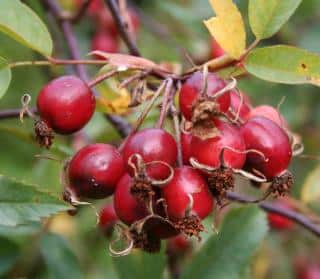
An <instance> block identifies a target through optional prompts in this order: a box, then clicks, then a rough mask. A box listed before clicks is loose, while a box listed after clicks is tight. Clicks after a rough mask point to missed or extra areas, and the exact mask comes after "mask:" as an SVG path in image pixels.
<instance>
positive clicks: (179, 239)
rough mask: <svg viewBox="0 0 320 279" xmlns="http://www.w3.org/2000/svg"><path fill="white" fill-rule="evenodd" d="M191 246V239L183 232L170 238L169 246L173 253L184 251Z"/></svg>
mask: <svg viewBox="0 0 320 279" xmlns="http://www.w3.org/2000/svg"><path fill="white" fill-rule="evenodd" d="M190 246H191V243H190V241H189V240H188V239H187V238H186V237H185V236H184V235H183V234H179V235H177V236H175V237H171V238H169V239H168V246H167V247H168V250H169V251H170V252H171V253H175V254H177V253H184V252H186V251H187V250H188V249H189V248H190Z"/></svg>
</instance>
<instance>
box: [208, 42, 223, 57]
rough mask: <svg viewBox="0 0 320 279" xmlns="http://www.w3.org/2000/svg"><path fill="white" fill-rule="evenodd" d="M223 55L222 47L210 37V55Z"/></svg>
mask: <svg viewBox="0 0 320 279" xmlns="http://www.w3.org/2000/svg"><path fill="white" fill-rule="evenodd" d="M223 55H225V52H224V50H223V48H222V47H221V46H220V45H219V44H218V42H217V41H216V40H215V39H214V38H212V39H211V57H212V58H218V57H220V56H223Z"/></svg>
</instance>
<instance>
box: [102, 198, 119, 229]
mask: <svg viewBox="0 0 320 279" xmlns="http://www.w3.org/2000/svg"><path fill="white" fill-rule="evenodd" d="M118 220H119V218H118V216H117V214H116V212H115V210H114V206H113V203H112V202H111V203H108V204H106V205H105V206H104V207H102V209H101V210H100V213H99V227H100V229H101V230H102V231H103V232H106V233H108V232H110V230H112V228H113V226H114V225H115V223H116V222H117V221H118Z"/></svg>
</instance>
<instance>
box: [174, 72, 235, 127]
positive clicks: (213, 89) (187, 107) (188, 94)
mask: <svg viewBox="0 0 320 279" xmlns="http://www.w3.org/2000/svg"><path fill="white" fill-rule="evenodd" d="M225 86H226V82H225V81H224V80H222V79H221V78H220V77H218V76H217V75H216V74H214V73H208V87H207V95H208V96H209V97H213V96H214V95H215V94H216V93H217V92H218V91H219V90H221V89H222V88H224V87H225ZM202 87H203V74H202V73H201V72H195V73H194V74H192V75H191V77H190V78H188V80H187V81H186V82H185V83H184V84H183V85H182V87H181V90H180V93H179V104H180V110H181V112H182V114H183V116H184V117H185V118H186V119H187V120H189V121H190V120H191V118H192V111H193V108H194V105H195V104H196V102H197V101H198V99H199V98H200V93H201V90H202ZM216 101H217V104H219V108H220V111H221V112H227V111H228V109H229V106H230V93H229V92H226V93H225V94H223V95H222V96H220V97H219V98H217V100H216Z"/></svg>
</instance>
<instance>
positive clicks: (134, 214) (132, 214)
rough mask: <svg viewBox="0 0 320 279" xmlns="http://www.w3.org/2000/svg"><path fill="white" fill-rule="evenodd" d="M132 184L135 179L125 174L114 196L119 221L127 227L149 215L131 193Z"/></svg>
mask: <svg viewBox="0 0 320 279" xmlns="http://www.w3.org/2000/svg"><path fill="white" fill-rule="evenodd" d="M132 184H133V178H131V177H130V175H129V174H125V175H124V176H123V177H122V178H121V179H120V181H119V182H118V184H117V187H116V190H115V192H114V196H113V203H114V209H115V211H116V213H117V215H118V217H119V219H120V220H121V221H122V222H124V223H126V224H127V225H131V224H132V223H133V222H135V221H138V220H140V219H142V218H144V217H146V216H147V215H148V212H147V210H146V208H145V206H144V204H142V203H139V202H138V201H137V200H136V199H135V198H134V197H133V196H132V194H131V193H130V188H131V186H132Z"/></svg>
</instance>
